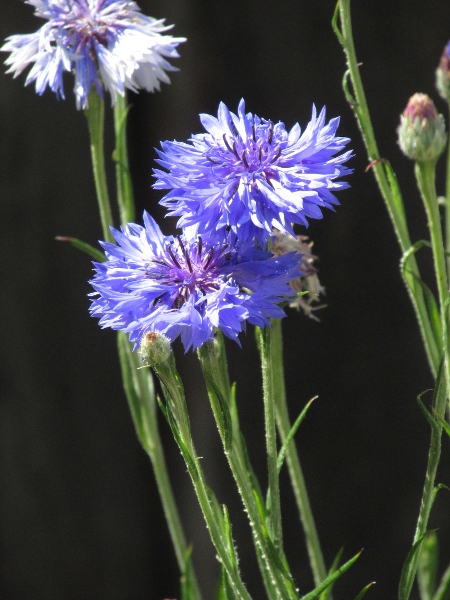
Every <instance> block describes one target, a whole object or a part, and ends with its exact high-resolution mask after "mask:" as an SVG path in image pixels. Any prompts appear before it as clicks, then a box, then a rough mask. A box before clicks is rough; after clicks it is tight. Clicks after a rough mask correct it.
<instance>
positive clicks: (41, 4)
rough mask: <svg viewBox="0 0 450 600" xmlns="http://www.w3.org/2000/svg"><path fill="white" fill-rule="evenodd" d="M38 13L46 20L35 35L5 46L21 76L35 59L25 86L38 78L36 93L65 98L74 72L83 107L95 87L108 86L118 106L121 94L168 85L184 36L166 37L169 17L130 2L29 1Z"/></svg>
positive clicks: (100, 90) (11, 70)
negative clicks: (146, 13) (154, 14)
mask: <svg viewBox="0 0 450 600" xmlns="http://www.w3.org/2000/svg"><path fill="white" fill-rule="evenodd" d="M27 4H31V5H32V6H34V7H35V9H36V10H35V14H36V16H37V17H41V18H43V19H47V21H48V22H47V23H45V25H43V26H42V27H41V28H40V29H38V31H36V32H35V33H31V34H24V35H12V36H10V37H9V38H7V40H6V43H5V44H4V46H3V47H2V48H1V50H2V51H3V52H10V53H11V55H10V56H9V57H8V58H7V60H6V61H5V64H6V65H8V66H9V67H10V68H9V70H8V73H14V76H15V77H16V76H17V75H19V74H20V73H21V72H22V71H23V70H24V69H25V68H26V67H27V66H28V65H30V64H32V63H34V65H33V67H32V68H31V70H30V72H29V74H28V77H27V79H26V82H25V85H28V84H29V83H31V82H33V81H36V92H37V93H38V94H42V93H43V92H44V91H45V89H46V88H47V87H49V88H50V89H51V90H52V91H53V92H55V94H56V95H57V97H61V98H64V97H65V96H64V87H63V73H64V71H72V72H73V73H74V74H75V86H74V92H75V96H76V101H77V107H78V108H83V109H84V108H86V107H87V106H88V94H89V92H90V90H91V88H92V86H94V87H95V89H96V90H97V92H98V93H99V94H100V95H103V88H105V89H107V90H108V91H109V92H110V94H111V97H112V103H113V104H115V102H116V97H117V94H121V95H122V96H123V95H124V93H125V89H126V88H128V89H131V90H133V91H136V90H138V89H140V88H143V89H146V90H148V91H150V92H152V91H154V90H155V89H157V90H159V89H160V82H161V81H163V82H165V83H169V82H170V81H169V78H168V76H167V73H166V71H175V70H176V69H175V68H174V67H172V65H170V64H169V62H168V61H167V60H166V58H165V57H169V58H174V57H178V53H177V51H176V47H177V46H178V44H179V43H181V42H184V41H185V39H184V38H174V37H171V36H169V35H161V33H162V32H164V31H167V30H168V29H170V27H168V26H165V25H164V20H159V21H158V20H156V19H153V18H152V17H146V16H144V15H142V14H141V12H140V9H139V7H138V6H137V4H136V3H135V2H132V1H131V0H28V2H27Z"/></svg>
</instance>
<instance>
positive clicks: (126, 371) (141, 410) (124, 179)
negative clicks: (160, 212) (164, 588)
mask: <svg viewBox="0 0 450 600" xmlns="http://www.w3.org/2000/svg"><path fill="white" fill-rule="evenodd" d="M104 113H105V110H104V102H103V99H102V98H101V97H100V96H99V95H98V94H97V93H96V92H95V91H92V92H91V93H90V95H89V108H88V109H86V111H85V114H86V118H87V122H88V129H89V136H90V146H91V156H92V166H93V173H94V181H95V188H96V193H97V200H98V207H99V212H100V219H101V223H102V231H103V237H104V239H105V240H107V241H114V240H113V237H112V234H111V231H110V226H111V225H112V224H113V220H112V212H111V205H110V201H109V195H108V185H107V180H106V172H105V152H104ZM125 118H126V104H125V102H124V101H122V102H121V103H120V106H119V109H117V111H116V124H117V125H116V136H117V137H116V145H117V149H118V158H117V160H118V167H117V191H118V197H119V198H122V199H123V203H122V204H124V203H125V205H126V206H127V207H128V208H127V210H128V212H124V210H123V209H122V205H121V204H120V202H119V206H120V208H121V211H120V214H121V220H122V222H126V221H128V220H130V218H129V217H130V216H131V215H132V214H134V210H133V197H132V193H130V191H129V190H131V182H129V181H128V180H129V174H128V171H126V173H125V174H124V169H123V166H122V165H124V164H125V165H127V154H126V142H125V121H124V120H125ZM121 122H123V123H122V126H118V125H120V123H121ZM119 163H120V165H121V168H119ZM118 349H119V359H120V367H121V372H122V381H123V385H124V389H125V394H126V397H127V401H128V405H129V408H130V412H131V415H132V419H133V423H134V426H135V429H136V434H137V437H138V439H139V441H140V443H141V444H142V446H143V448H144V450H145V451H146V453H147V454H148V456H149V458H150V461H151V463H152V467H153V471H154V474H155V479H156V484H157V486H158V491H159V494H160V498H161V502H162V505H163V510H164V514H165V516H166V519H167V524H168V528H169V533H170V536H171V539H172V543H173V545H174V550H175V555H176V558H177V562H178V565H179V567H180V571H181V572H183V571H184V570H185V566H186V560H187V556H188V547H187V544H186V539H185V536H184V532H183V527H182V524H181V520H180V517H179V513H178V509H177V506H176V502H175V497H174V494H173V491H172V487H171V484H170V480H169V476H168V472H167V466H166V462H165V458H164V452H163V448H162V443H161V439H160V437H159V431H158V423H157V419H156V411H155V395H154V389H153V381H152V378H151V376H150V374H149V373H148V372H145V371H144V370H138V367H139V366H141V364H140V361H139V356H138V355H137V354H136V353H132V352H131V348H130V344H129V342H128V341H127V339H126V336H125V334H124V333H122V332H120V333H119V334H118ZM190 579H191V589H192V593H193V594H194V597H195V598H196V599H197V600H200V599H201V594H200V590H199V588H198V583H197V580H196V577H195V573H194V570H193V568H192V567H191V569H190Z"/></svg>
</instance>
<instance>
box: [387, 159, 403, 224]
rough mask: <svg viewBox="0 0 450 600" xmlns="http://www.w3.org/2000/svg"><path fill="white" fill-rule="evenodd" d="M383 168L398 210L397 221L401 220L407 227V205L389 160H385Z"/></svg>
mask: <svg viewBox="0 0 450 600" xmlns="http://www.w3.org/2000/svg"><path fill="white" fill-rule="evenodd" d="M383 167H384V170H385V172H386V175H387V178H388V181H389V187H390V188H391V192H392V202H393V205H394V206H395V208H396V210H397V219H398V220H401V222H402V223H405V225H406V217H405V205H404V204H403V198H402V193H401V191H400V186H399V185H398V180H397V176H396V174H395V172H394V170H393V168H392V165H391V163H390V162H389V161H388V160H386V159H384V160H383Z"/></svg>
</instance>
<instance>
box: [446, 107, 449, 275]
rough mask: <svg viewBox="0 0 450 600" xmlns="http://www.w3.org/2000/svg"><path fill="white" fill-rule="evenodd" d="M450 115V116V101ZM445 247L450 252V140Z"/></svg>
mask: <svg viewBox="0 0 450 600" xmlns="http://www.w3.org/2000/svg"><path fill="white" fill-rule="evenodd" d="M448 108H449V117H450V103H449V105H448ZM445 242H446V246H445V249H446V250H447V252H449V253H450V140H449V142H448V147H447V175H446V187H445ZM447 277H448V278H449V279H450V254H449V255H448V256H447Z"/></svg>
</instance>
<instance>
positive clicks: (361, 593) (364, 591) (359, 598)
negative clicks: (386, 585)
mask: <svg viewBox="0 0 450 600" xmlns="http://www.w3.org/2000/svg"><path fill="white" fill-rule="evenodd" d="M375 583H376V582H375V581H371V582H370V583H368V584H367V585H366V587H365V588H363V589H362V590H361V591H360V592H359V594H358V595H357V596H356V598H355V600H362V598H364V596H365V595H366V592H367V590H369V589H370V588H371V587H372V586H373V585H375Z"/></svg>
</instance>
